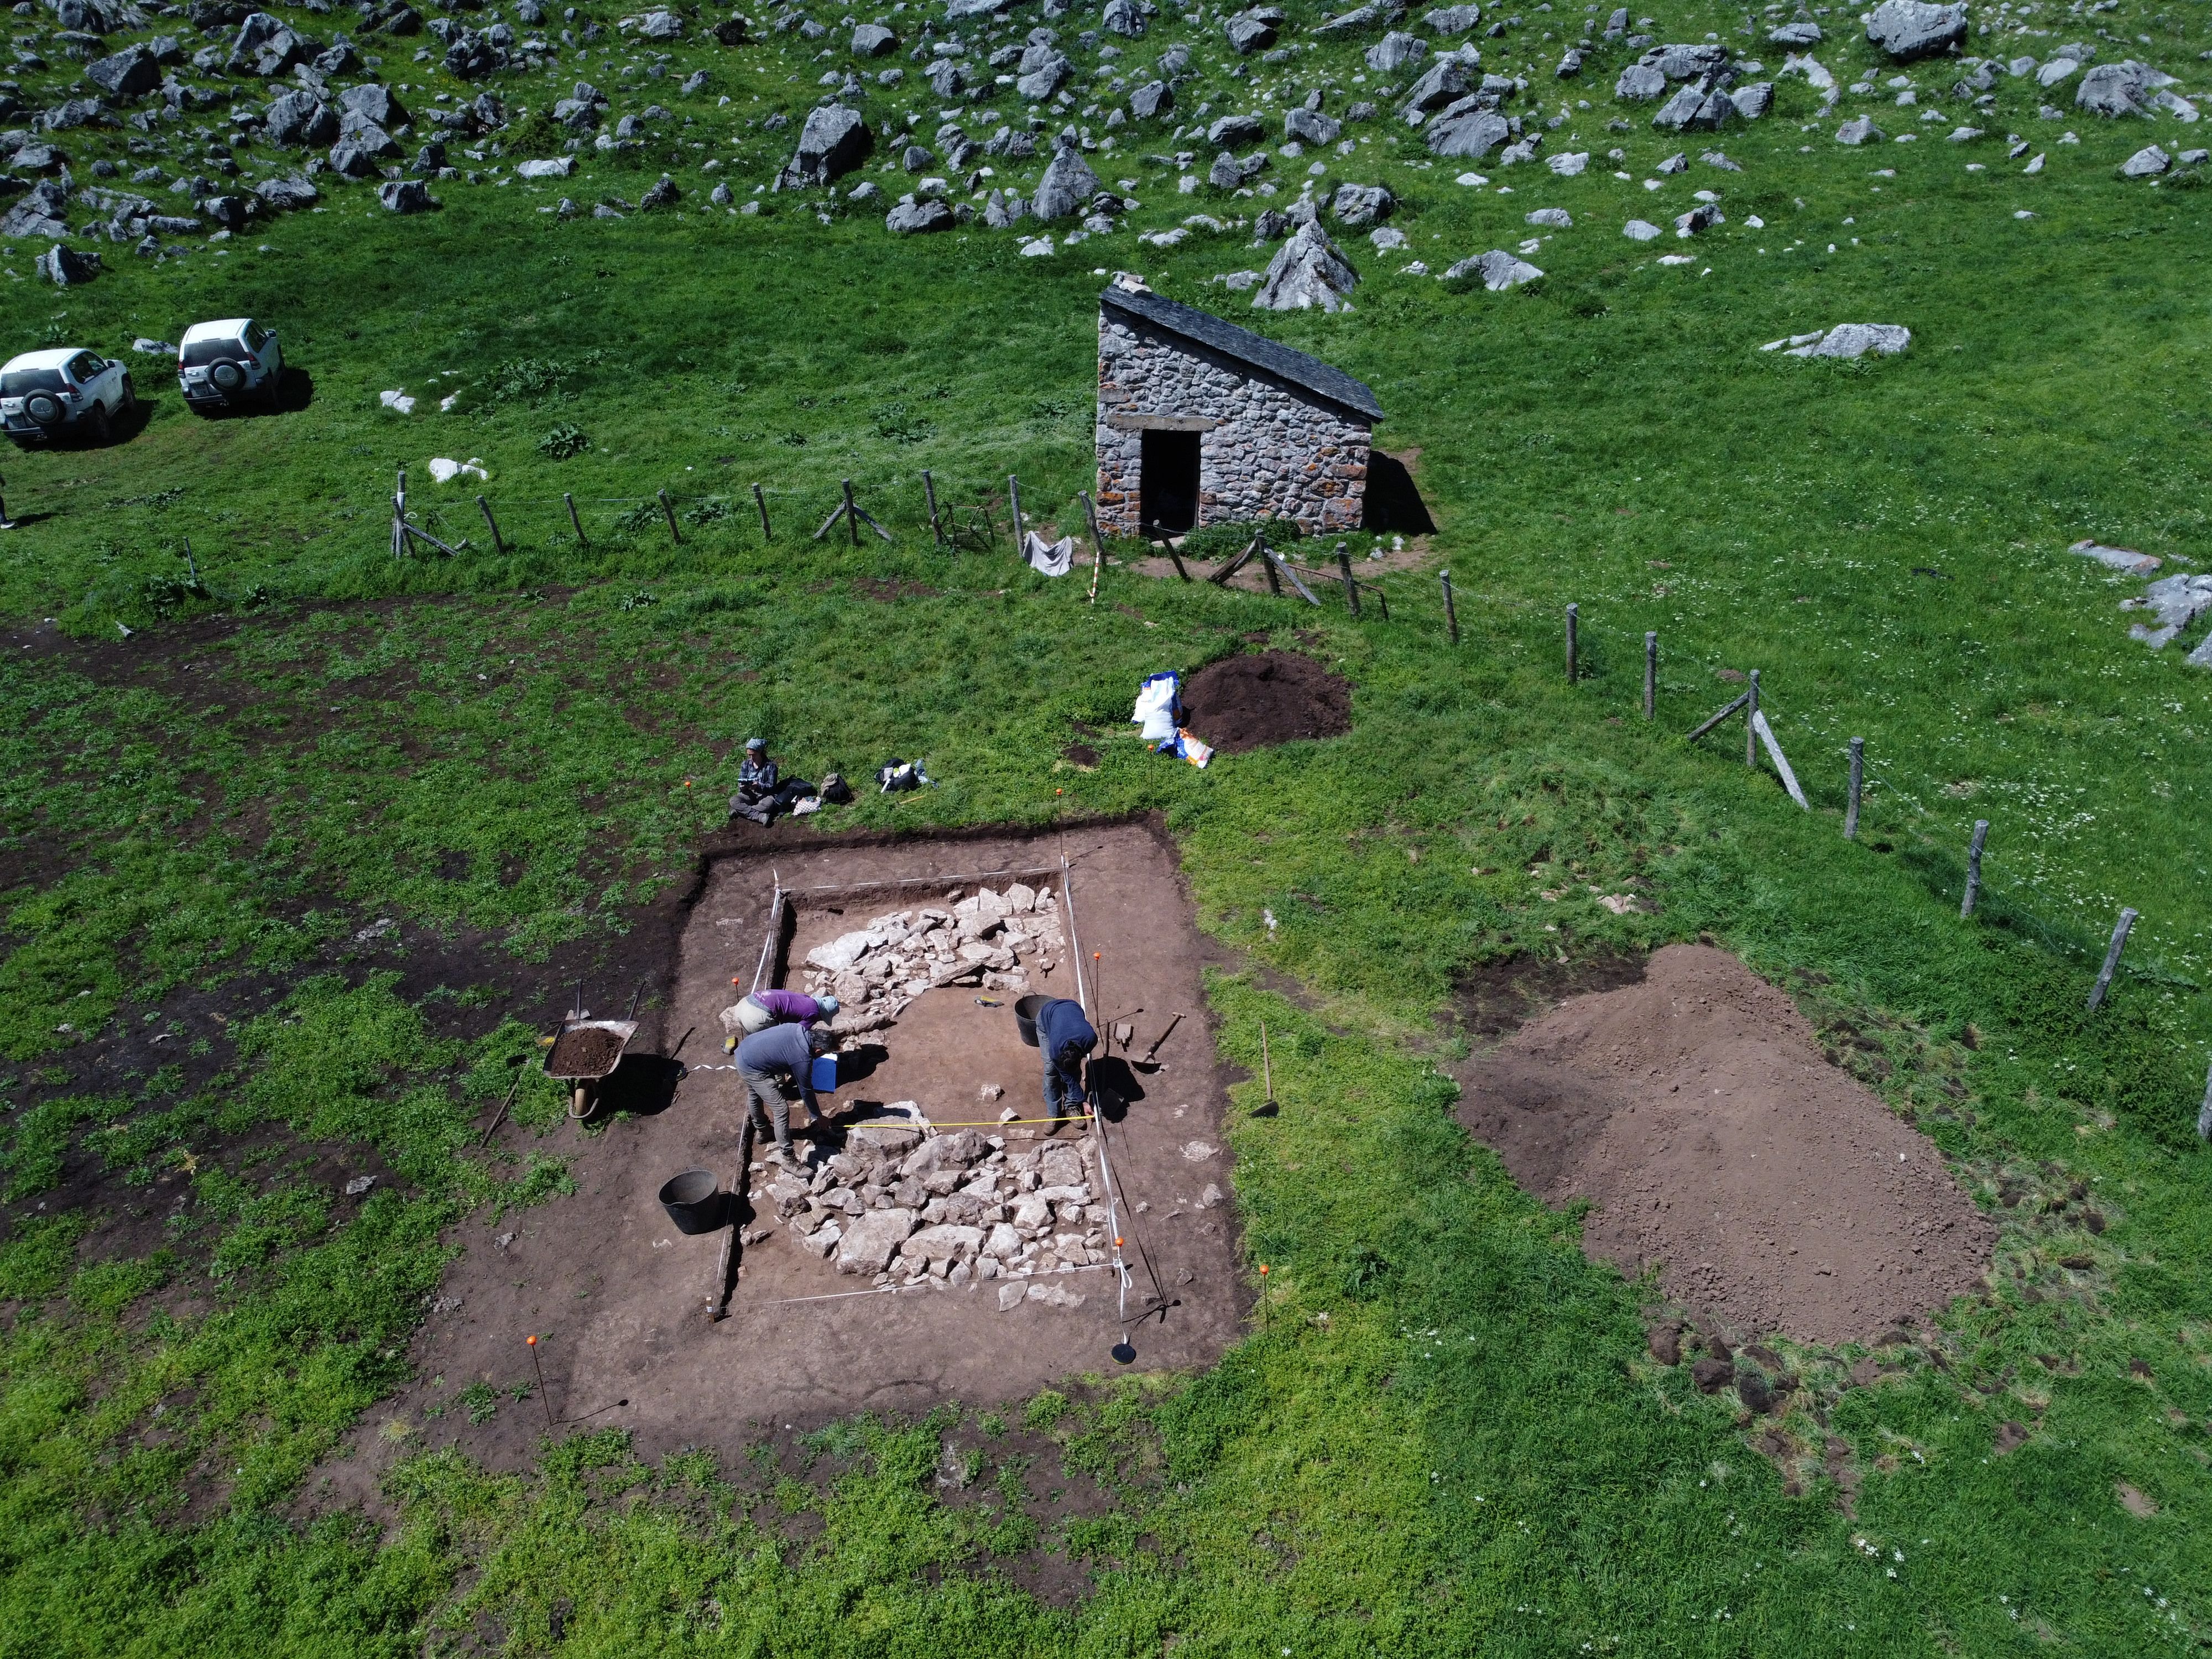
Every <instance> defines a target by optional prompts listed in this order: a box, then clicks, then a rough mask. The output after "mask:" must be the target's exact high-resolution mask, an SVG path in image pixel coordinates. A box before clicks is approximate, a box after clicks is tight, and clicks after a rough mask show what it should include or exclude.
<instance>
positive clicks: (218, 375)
mask: <svg viewBox="0 0 2212 1659" xmlns="http://www.w3.org/2000/svg"><path fill="white" fill-rule="evenodd" d="M283 380H284V351H283V347H281V346H279V345H278V344H277V343H276V330H275V329H273V328H266V327H264V326H263V325H261V324H259V323H257V322H255V321H254V320H253V319H252V318H251V317H231V318H227V319H224V320H223V321H222V322H219V323H194V324H193V325H191V327H190V328H188V329H186V330H185V337H184V339H183V340H182V341H181V342H179V344H178V346H177V384H178V385H179V386H182V387H183V388H184V392H185V408H187V409H189V410H191V411H192V412H193V413H195V414H197V415H211V414H213V413H214V412H215V411H216V410H218V409H226V408H228V409H234V408H237V407H238V406H240V404H262V405H264V406H265V407H270V408H274V407H275V406H276V391H277V388H278V387H279V386H281V385H283Z"/></svg>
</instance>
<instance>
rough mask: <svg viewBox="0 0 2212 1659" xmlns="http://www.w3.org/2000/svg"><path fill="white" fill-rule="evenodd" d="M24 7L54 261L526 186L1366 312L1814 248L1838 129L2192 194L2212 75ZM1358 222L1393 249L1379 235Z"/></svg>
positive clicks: (81, 273) (1861, 29) (1219, 33)
mask: <svg viewBox="0 0 2212 1659" xmlns="http://www.w3.org/2000/svg"><path fill="white" fill-rule="evenodd" d="M15 13H16V15H17V18H18V20H19V21H18V26H17V29H16V33H15V40H14V45H15V67H14V70H13V71H12V78H11V79H9V80H8V81H7V82H4V83H0V119H4V120H7V121H9V123H10V124H11V127H10V130H9V131H6V132H4V134H0V147H3V148H4V149H5V151H6V153H7V154H8V155H9V156H10V157H11V164H10V168H9V175H8V176H7V178H6V179H4V180H0V188H4V189H5V190H6V191H8V192H9V195H10V197H12V199H11V200H10V201H9V206H8V208H7V210H6V214H5V217H4V220H0V235H4V236H5V237H7V238H9V239H10V240H12V241H15V242H20V243H24V244H33V245H37V252H39V253H40V255H41V256H42V258H41V259H40V268H39V269H40V275H41V276H45V277H46V278H47V279H49V280H53V281H58V282H61V283H74V282H82V281H85V280H88V279H89V278H90V277H92V276H94V275H95V274H96V272H97V270H99V269H100V262H101V261H102V260H103V259H104V260H109V261H112V259H114V258H117V257H118V254H119V253H122V252H125V251H127V252H129V253H131V254H135V255H137V256H140V257H144V258H156V259H163V258H182V257H187V256H189V255H190V254H191V252H194V251H195V250H198V249H202V248H204V247H206V246H208V245H209V244H210V243H211V242H213V243H219V242H220V241H222V240H224V239H226V238H228V237H229V236H233V235H247V234H252V233H253V232H254V231H255V229H256V228H257V227H258V226H261V225H264V224H265V223H266V222H268V221H269V220H270V219H271V218H273V217H274V216H277V215H280V214H283V213H287V212H292V211H296V210H301V209H314V208H318V207H320V206H323V205H325V204H328V203H329V202H330V201H331V199H332V198H333V197H336V196H338V195H340V194H343V193H344V192H348V191H356V190H357V191H362V192H363V193H364V194H367V193H369V192H374V196H375V197H376V199H377V201H378V202H379V203H380V204H381V205H382V207H384V208H385V209H387V210H390V211H392V212H393V213H398V214H410V213H420V212H425V211H429V210H435V209H436V208H437V207H439V206H440V205H441V204H442V203H443V202H446V201H448V200H450V199H451V198H452V197H453V194H454V193H455V192H458V191H498V190H509V191H513V195H514V197H516V198H518V199H517V200H516V202H515V207H516V210H517V212H518V213H520V212H525V211H528V210H532V209H535V210H537V211H538V212H541V213H551V214H559V215H563V216H574V215H579V214H592V215H599V216H627V215H629V214H632V213H636V212H647V211H663V212H678V213H704V214H715V215H728V216H739V217H742V216H776V215H787V216H788V215H807V216H816V217H818V218H819V219H821V220H822V221H823V222H834V221H835V220H836V219H837V218H839V217H841V216H854V215H866V216H874V217H878V218H879V219H880V220H881V221H882V222H883V224H884V227H885V228H886V230H887V231H888V232H890V233H896V234H909V235H912V234H927V233H930V232H936V231H944V230H947V229H951V228H955V227H958V226H963V225H968V224H971V223H973V224H979V225H980V226H981V227H983V228H987V229H989V230H993V231H998V232H1003V233H1005V234H1008V235H1011V236H1015V237H1018V238H1020V239H1021V241H1022V251H1023V252H1024V253H1029V254H1033V255H1036V256H1037V257H1040V258H1048V257H1053V256H1055V255H1059V254H1062V253H1065V252H1066V251H1067V250H1069V249H1071V248H1073V247H1076V246H1080V245H1082V244H1084V243H1085V242H1088V241H1093V240H1095V241H1097V243H1098V244H1099V246H1097V247H1096V248H1093V249H1091V250H1089V251H1087V252H1085V255H1084V256H1083V257H1084V258H1095V259H1097V260H1098V261H1100V262H1102V263H1103V264H1107V265H1118V266H1127V265H1132V264H1141V263H1142V262H1143V261H1144V260H1145V259H1146V257H1147V256H1146V247H1147V246H1150V247H1152V248H1155V249H1164V248H1168V247H1171V246H1176V244H1178V243H1181V242H1184V241H1187V240H1192V239H1194V238H1196V239H1209V238H1211V239H1218V240H1224V241H1225V242H1228V243H1230V244H1232V245H1237V246H1242V245H1244V244H1248V243H1249V244H1257V245H1259V247H1260V248H1261V250H1262V251H1261V252H1253V253H1250V254H1237V255H1226V254H1225V257H1224V258H1223V260H1222V263H1223V264H1228V265H1231V266H1234V267H1237V268H1235V269H1231V270H1222V271H1219V272H1217V273H1214V275H1215V277H1216V279H1217V280H1218V281H1219V282H1221V283H1224V284H1225V286H1226V287H1227V288H1228V289H1231V290H1243V289H1253V290H1255V298H1254V300H1253V301H1244V302H1242V303H1248V304H1250V303H1256V304H1260V305H1265V306H1270V307H1278V308H1290V307H1308V306H1316V305H1318V306H1321V307H1325V308H1329V309H1334V308H1336V307H1339V306H1340V305H1342V304H1344V303H1346V301H1348V300H1349V299H1350V297H1351V295H1352V290H1353V289H1355V288H1356V286H1357V284H1358V282H1359V281H1360V280H1361V277H1362V274H1363V272H1362V270H1361V267H1363V266H1365V267H1367V269H1366V270H1365V271H1364V274H1365V275H1366V276H1373V275H1374V274H1376V271H1378V270H1380V271H1386V272H1389V273H1391V274H1393V275H1401V274H1402V275H1406V276H1415V277H1419V276H1442V277H1446V278H1451V279H1456V280H1462V281H1469V282H1480V283H1481V284H1482V285H1484V286H1485V287H1487V288H1492V289H1498V288H1504V287H1509V286H1512V285H1515V284H1516V283H1522V282H1526V281H1528V280H1531V279H1533V278H1534V277H1535V276H1539V275H1541V274H1542V273H1543V270H1545V269H1546V265H1547V259H1549V258H1551V257H1552V256H1551V255H1548V254H1547V252H1546V248H1547V244H1548V243H1550V242H1552V241H1553V239H1554V238H1556V237H1558V236H1559V235H1560V234H1562V233H1565V232H1566V231H1569V230H1571V229H1574V228H1577V227H1578V226H1579V227H1583V228H1584V229H1585V230H1586V231H1589V230H1594V231H1595V234H1599V235H1619V234H1626V235H1627V236H1628V237H1630V238H1631V239H1633V240H1637V241H1654V240H1663V241H1664V242H1665V243H1666V244H1667V245H1668V251H1667V252H1660V253H1659V254H1658V257H1660V258H1662V259H1665V260H1669V261H1672V262H1674V263H1689V262H1691V261H1692V260H1695V259H1702V258H1708V257H1718V256H1717V255H1714V254H1711V253H1709V252H1708V251H1707V249H1706V247H1705V246H1699V249H1698V251H1697V252H1694V253H1692V252H1689V251H1687V250H1682V251H1674V243H1675V242H1676V241H1677V240H1680V241H1687V242H1698V243H1700V244H1709V243H1711V242H1713V241H1715V240H1718V241H1721V242H1723V243H1726V244H1728V245H1729V246H1734V247H1736V248H1737V249H1739V250H1740V251H1748V249H1749V248H1753V247H1755V248H1758V251H1759V253H1767V252H1769V251H1770V249H1771V252H1772V254H1773V256H1774V257H1780V256H1782V255H1784V254H1786V253H1788V252H1790V251H1791V246H1780V244H1783V243H1784V242H1787V241H1788V240H1789V238H1788V237H1786V236H1785V235H1784V234H1783V232H1782V230H1781V229H1780V228H1775V229H1774V230H1772V231H1771V232H1770V231H1769V228H1768V226H1767V223H1766V222H1765V220H1764V219H1763V218H1762V216H1760V215H1759V214H1758V213H1756V212H1750V211H1745V210H1741V209H1739V208H1738V207H1736V206H1735V202H1736V201H1737V200H1738V198H1742V197H1748V196H1751V195H1753V194H1754V193H1756V192H1757V191H1760V190H1768V191H1772V190H1778V191H1783V192H1785V193H1786V192H1788V191H1791V190H1792V189H1794V188H1797V187H1798V186H1799V184H1800V182H1801V180H1802V178H1804V177H1809V176H1813V175H1814V174H1816V173H1818V172H1819V171H1820V169H1821V167H1823V166H1824V163H1823V162H1822V161H1820V160H1819V159H1818V158H1819V157H1820V155H1823V154H1824V153H1826V154H1832V153H1833V152H1835V151H1836V150H1837V149H1838V147H1839V146H1840V147H1855V148H1856V149H1857V152H1858V155H1860V156H1861V157H1863V161H1864V163H1865V165H1864V166H1863V167H1861V168H1859V169H1858V171H1860V172H1863V173H1870V174H1873V175H1874V176H1875V177H1881V176H1885V175H1886V174H1887V173H1891V172H1893V170H1894V169H1895V168H1897V167H1901V166H1904V165H1905V162H1906V161H1907V160H1908V157H1910V158H1911V159H1912V160H1915V161H1919V162H1920V163H1921V166H1922V167H1923V169H1925V168H1926V167H1941V168H1949V169H1957V170H1962V171H1963V173H1965V174H1967V175H1973V174H1980V175H1984V178H1985V179H1986V181H1987V183H1988V184H1989V185H1990V186H1992V187H1994V186H1995V185H1997V184H1998V183H1999V181H2001V180H2002V179H2005V178H2007V177H2009V176H2013V175H2018V174H2027V175H2034V174H2037V173H2039V172H2042V171H2043V170H2045V169H2046V168H2047V169H2049V170H2051V172H2052V173H2057V172H2059V171H2062V170H2066V171H2079V170H2081V169H2084V168H2087V169H2091V170H2094V171H2096V172H2098V173H2116V175H2117V177H2116V179H2115V183H2114V188H2116V189H2117V188H2124V187H2138V185H2137V181H2142V180H2152V181H2156V180H2159V179H2167V180H2169V181H2189V182H2193V179H2194V176H2195V174H2194V171H2193V170H2194V169H2195V168H2196V167H2197V166H2198V165H2199V164H2200V163H2201V162H2202V161H2203V157H2204V154H2205V152H2204V150H2203V149H2201V148H2195V147H2192V145H2191V142H2190V140H2191V132H2192V131H2193V128H2194V125H2195V123H2196V122H2197V102H2198V99H2199V96H2200V93H2199V91H2198V90H2197V88H2202V87H2203V86H2204V85H2205V83H2206V80H2207V71H2206V70H2205V68H2204V65H2203V56H2207V55H2212V54H2201V53H2200V52H2199V50H2198V47H2199V46H2200V45H2201V43H2200V42H2199V41H2198V40H2196V38H2195V36H2194V34H2192V33H2190V32H2188V31H2186V30H2185V29H2184V28H2183V27H2180V26H2179V25H2177V24H2176V23H2174V22H2173V21H2172V20H2170V19H2167V18H2166V17H2165V16H2164V15H2157V16H2146V17H2142V18H2138V19H2136V21H2134V22H2133V23H2132V24H2130V23H2126V22H2124V21H2122V20H2121V18H2120V16H2119V15H2118V0H2100V3H2097V4H2093V5H2088V6H2084V5H2081V4H2079V3H2076V4H2075V5H2072V6H2071V7H2069V8H2067V9H2063V10H2062V9H2059V8H2057V6H2055V5H2051V4H2049V3H2029V4H2025V5H2017V6H2015V5H2012V4H2008V3H2007V4H1999V5H1996V6H1994V7H1986V6H1980V7H1971V8H1970V7H1969V6H1967V5H1963V4H1961V5H1953V6H1934V5H1926V4H1921V3H1917V0H1886V3H1884V4H1883V5H1881V7H1880V8H1879V9H1877V10H1875V11H1872V12H1869V13H1864V14H1852V13H1849V12H1844V11H1839V10H1838V9H1834V8H1831V7H1827V6H1815V7H1812V8H1810V9H1807V8H1805V7H1802V6H1799V7H1797V8H1796V9H1795V10H1794V11H1793V10H1792V9H1790V8H1789V7H1786V6H1784V5H1769V6H1767V7H1765V9H1764V11H1763V13H1761V14H1759V15H1753V14H1750V13H1740V14H1729V13H1723V12H1722V11H1720V10H1718V9H1711V8H1705V9H1697V8H1685V9H1681V10H1680V11H1679V12H1678V13H1677V15H1674V16H1668V17H1658V16H1645V15H1631V13H1630V12H1629V11H1628V10H1627V9H1604V10H1601V9H1600V8H1599V7H1598V6H1596V5H1595V4H1588V5H1585V6H1584V7H1583V8H1582V9H1581V10H1580V11H1579V13H1577V12H1576V11H1573V10H1571V9H1565V8H1562V9H1557V10H1555V9H1553V6H1552V5H1551V4H1550V3H1548V0H1546V3H1540V4H1537V5H1535V6H1534V7H1532V8H1528V9H1523V10H1519V11H1510V12H1509V11H1505V10H1503V9H1496V8H1492V9H1485V8H1484V7H1483V6H1481V5H1480V4H1472V3H1470V4H1453V5H1438V6H1431V7H1430V8H1428V9H1425V10H1419V11H1417V10H1414V9H1410V8H1407V7H1404V6H1400V5H1395V4H1389V3H1384V0H1370V3H1368V4H1364V5H1361V6H1359V7H1357V8H1356V9H1352V10H1350V11H1346V12H1343V13H1340V14H1338V15H1328V13H1327V12H1325V11H1323V10H1322V9H1318V8H1315V7H1311V6H1304V5H1296V6H1274V5H1262V6H1256V7H1253V8H1249V9H1245V10H1242V11H1236V12H1231V11H1226V10H1224V9H1220V8H1218V6H1208V5H1206V4H1199V5H1194V6H1190V7H1188V8H1175V7H1162V6H1159V5H1157V4H1154V3H1152V0H1106V3H1104V4H1103V5H1075V6H1071V5H1068V4H1066V3H1062V0H1045V3H1043V4H1042V6H1038V5H1034V4H1026V3H1023V4H1005V5H998V6H994V5H993V4H992V3H990V0H950V3H947V4H945V5H944V6H942V7H939V6H931V7H927V8H922V7H917V6H913V5H909V4H908V3H906V0H899V3H896V4H893V5H892V6H890V8H888V9H884V10H882V11H880V12H878V13H872V14H870V15H866V16H863V15H859V14H857V13H853V12H843V11H839V10H838V9H836V8H834V7H829V6H825V5H822V4H818V3H817V4H815V5H813V6H811V8H810V7H806V6H801V5H795V4H794V5H787V6H783V7H781V8H780V9H776V10H775V11H774V12H773V13H770V14H767V15H745V14H738V13H730V14H722V13H719V12H715V11H712V10H708V9H701V8H696V7H682V8H672V9H652V10H645V11H640V12H635V13H629V14H618V13H617V12H615V11H614V10H612V9H601V8H599V7H592V6H583V7H573V6H572V7H562V8H557V9H556V8H549V7H547V6H545V5H544V4H542V3H540V0H518V3H515V4H513V5H512V6H511V7H501V6H494V7H491V8H489V9H478V8H477V7H475V6H473V5H471V6H466V7H464V6H459V5H456V7H455V8H454V9H453V11H452V12H451V13H450V14H441V15H432V16H425V15H422V12H420V11H418V10H417V9H416V8H415V7H413V6H411V5H409V4H407V3H404V0H388V3H384V4H381V5H379V4H374V3H370V0H362V3H361V4H360V5H359V6H357V7H356V8H352V9H344V8H339V7H335V6H332V5H330V4H327V3H321V0H309V3H307V4H306V5H303V6H301V7H300V8H298V9H287V10H283V11H261V10H249V9H247V8H246V6H245V5H244V4H242V3H239V0H195V3H193V4H191V5H190V6H189V7H182V6H177V5H173V4H167V3H161V0H152V3H146V4H143V5H142V4H137V3H129V0H50V3H47V4H44V5H40V4H34V3H31V0H24V3H21V4H18V5H17V6H16V7H15ZM2153 31H2155V33H2154V32H2153ZM2196 33H2202V30H2201V28H2199V29H2198V30H2197V31H2196ZM1911 143H1919V144H1922V145H1923V146H1926V147H1927V148H1926V149H1923V150H1922V151H1919V152H1917V153H1911V152H1905V151H1903V150H1901V149H1899V146H1903V145H1905V144H1911ZM1931 152H1933V153H1932V154H1931ZM1808 155H1809V156H1813V157H1814V158H1815V159H1814V160H1812V161H1808V160H1807V159H1806V158H1807V157H1808ZM1446 192H1467V193H1469V194H1488V195H1491V196H1493V197H1510V198H1511V199H1510V202H1509V203H1507V204H1504V205H1506V206H1509V207H1512V208H1520V207H1522V206H1524V205H1525V207H1526V209H1527V211H1526V213H1525V214H1522V215H1515V216H1514V217H1521V218H1523V219H1525V225H1524V226H1523V227H1522V230H1523V234H1522V235H1521V236H1520V237H1519V238H1518V240H1516V243H1515V246H1513V247H1512V248H1510V249H1508V248H1504V247H1500V248H1493V249H1487V250H1485V249H1479V248H1473V247H1457V246H1455V247H1450V248H1447V249H1443V250H1437V251H1436V252H1435V253H1434V255H1433V257H1430V253H1431V251H1429V250H1427V249H1425V248H1420V249H1412V250H1411V251H1409V243H1411V242H1413V241H1415V240H1419V232H1418V230H1417V228H1416V227H1417V226H1418V224H1419V220H1420V217H1421V213H1420V209H1421V208H1422V207H1423V206H1424V205H1428V204H1433V203H1434V202H1435V201H1436V200H1437V198H1438V197H1440V196H1442V195H1443V194H1445V193H1446ZM2026 199H2027V198H2025V197H2022V198H2021V200H2026ZM1993 210H2002V211H2003V212H2006V213H2013V214H2017V215H2020V216H2027V215H2029V214H2032V213H2033V211H2034V210H2033V207H2022V206H2021V205H2019V204H2018V203H2017V202H2016V201H2015V198H2014V197H2011V196H2007V197H2005V198H2004V199H2003V200H2002V202H2001V203H1996V204H1993ZM1501 222H1502V221H1501ZM1847 222H1848V221H1847ZM1760 233H1766V234H1765V235H1763V236H1762V235H1761V234H1760ZM1353 238H1358V239H1360V240H1364V242H1365V243H1366V244H1367V245H1368V246H1367V247H1366V248H1364V249H1355V250H1354V251H1352V252H1351V253H1350V254H1349V256H1348V255H1347V251H1346V248H1345V247H1344V246H1340V245H1339V243H1340V240H1350V239H1353ZM1761 242H1765V244H1767V246H1760V244H1761ZM1276 244H1280V246H1279V248H1274V247H1273V245H1276ZM56 245H58V246H60V247H61V248H62V249H63V250H64V251H63V252H59V253H57V252H53V248H54V246H56ZM1792 246H1795V245H1794V244H1792ZM1269 248H1273V252H1267V251H1266V250H1267V249H1269ZM1655 252H1656V251H1655ZM11 254H12V255H13V257H14V259H15V264H13V265H11V267H10V268H11V269H12V270H14V271H15V274H16V275H17V276H19V277H22V278H27V276H28V272H27V270H26V269H25V266H26V263H27V261H26V258H25V251H24V249H22V248H15V249H11ZM1370 254H1371V255H1372V256H1373V257H1372V258H1369V257H1368V256H1369V255H1370ZM1109 255H1110V257H1109ZM1417 255H1419V256H1421V257H1416V256H1417ZM1609 257H1610V256H1609ZM1752 257H1754V258H1755V257H1758V255H1757V254H1753V255H1752Z"/></svg>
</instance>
